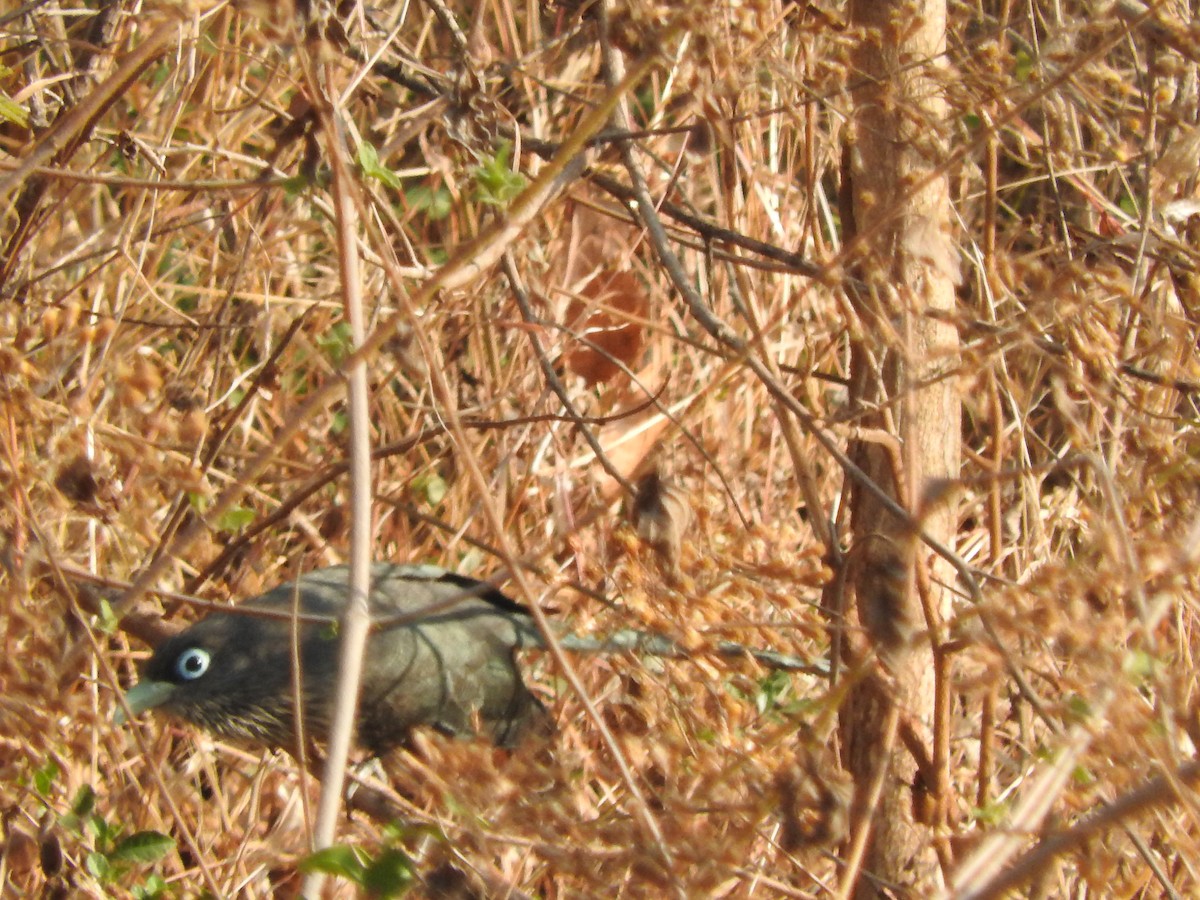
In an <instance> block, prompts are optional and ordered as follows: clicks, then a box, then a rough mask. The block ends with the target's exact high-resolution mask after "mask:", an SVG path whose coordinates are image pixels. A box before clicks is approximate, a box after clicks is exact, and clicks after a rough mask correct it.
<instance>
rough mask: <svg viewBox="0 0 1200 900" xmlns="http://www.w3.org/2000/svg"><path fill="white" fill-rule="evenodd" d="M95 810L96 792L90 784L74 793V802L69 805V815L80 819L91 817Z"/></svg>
mask: <svg viewBox="0 0 1200 900" xmlns="http://www.w3.org/2000/svg"><path fill="white" fill-rule="evenodd" d="M95 808H96V792H95V790H93V789H92V786H91V785H90V784H85V785H83V787H81V788H80V789H79V790H78V791H77V792H76V793H75V802H73V803H72V804H71V815H73V816H76V817H78V818H80V819H82V818H84V817H85V816H88V815H91V812H92V810H93V809H95Z"/></svg>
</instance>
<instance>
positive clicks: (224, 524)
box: [217, 506, 254, 534]
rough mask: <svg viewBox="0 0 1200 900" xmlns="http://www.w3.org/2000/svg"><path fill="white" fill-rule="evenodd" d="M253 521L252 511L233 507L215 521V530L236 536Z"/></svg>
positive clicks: (243, 507)
mask: <svg viewBox="0 0 1200 900" xmlns="http://www.w3.org/2000/svg"><path fill="white" fill-rule="evenodd" d="M253 521H254V510H252V509H248V508H247V507H245V506H233V507H230V508H229V509H227V510H225V512H223V513H221V518H219V519H218V520H217V529H218V530H220V531H228V532H229V533H230V534H237V533H238V532H240V531H243V530H245V528H246V527H247V526H248V525H249V524H250V523H251V522H253Z"/></svg>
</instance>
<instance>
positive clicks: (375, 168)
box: [358, 141, 404, 191]
mask: <svg viewBox="0 0 1200 900" xmlns="http://www.w3.org/2000/svg"><path fill="white" fill-rule="evenodd" d="M358 165H359V166H360V167H361V168H362V170H363V174H364V175H366V176H367V177H368V178H375V179H377V180H379V181H382V182H383V183H384V184H386V185H387V186H388V187H390V188H391V189H392V190H396V191H399V190H402V189H403V187H404V183H403V182H402V181H401V180H400V176H399V175H397V174H396V173H395V172H393V171H392V170H391V169H389V168H388V167H387V166H385V165H384V164H383V163H381V162H380V161H379V151H378V150H376V149H375V148H374V147H373V146H372V145H371V144H369V143H367V142H366V141H363V142H362V143H361V144H359V145H358Z"/></svg>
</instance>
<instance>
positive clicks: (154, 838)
mask: <svg viewBox="0 0 1200 900" xmlns="http://www.w3.org/2000/svg"><path fill="white" fill-rule="evenodd" d="M174 849H175V839H174V838H172V837H170V836H169V835H165V834H163V833H162V832H159V831H138V832H135V833H134V834H131V835H130V836H129V837H127V838H125V839H124V840H123V841H121V842H120V843H118V844H117V846H116V847H114V848H113V851H112V853H110V854H108V858H109V861H110V862H132V863H152V862H158V861H159V860H160V859H162V858H163V857H164V856H166V855H167V854H168V853H170V852H171V851H172V850H174Z"/></svg>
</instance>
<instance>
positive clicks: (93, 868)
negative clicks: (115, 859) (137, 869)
mask: <svg viewBox="0 0 1200 900" xmlns="http://www.w3.org/2000/svg"><path fill="white" fill-rule="evenodd" d="M84 866H85V867H86V868H87V870H88V872H89V873H90V874H91V876H92V877H93V878H95V879H96V880H97V881H100V882H104V881H108V879H109V878H110V877H112V874H113V871H112V863H110V862H109V861H108V857H107V856H105V855H104V854H103V853H97V852H95V851H93V852H91V853H89V854H88V855H87V860H86V861H85V862H84Z"/></svg>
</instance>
